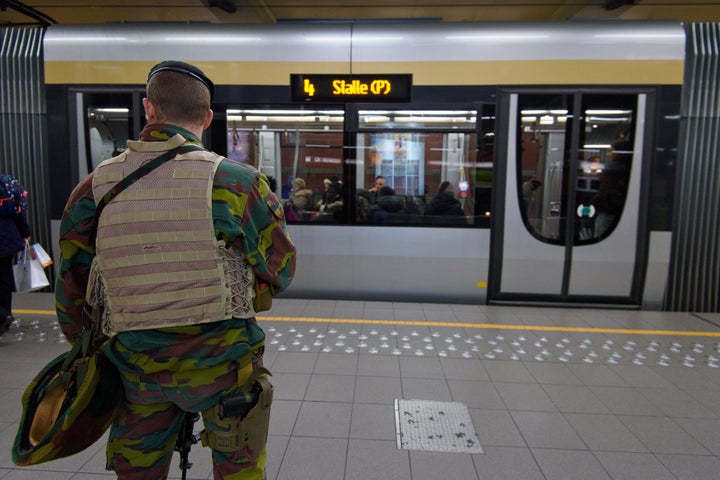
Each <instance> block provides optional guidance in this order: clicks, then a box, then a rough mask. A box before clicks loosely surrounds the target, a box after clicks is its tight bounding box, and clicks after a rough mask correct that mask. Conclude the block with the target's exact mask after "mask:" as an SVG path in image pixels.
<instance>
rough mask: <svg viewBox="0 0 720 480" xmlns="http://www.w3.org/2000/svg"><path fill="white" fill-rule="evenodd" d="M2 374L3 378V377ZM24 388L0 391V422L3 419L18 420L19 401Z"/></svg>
mask: <svg viewBox="0 0 720 480" xmlns="http://www.w3.org/2000/svg"><path fill="white" fill-rule="evenodd" d="M4 373H5V372H3V376H4ZM24 391H25V389H24V388H2V389H0V421H2V420H4V419H10V418H14V419H19V418H20V414H21V413H22V403H21V399H22V396H23V392H24Z"/></svg>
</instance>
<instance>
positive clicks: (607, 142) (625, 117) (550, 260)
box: [488, 91, 652, 306]
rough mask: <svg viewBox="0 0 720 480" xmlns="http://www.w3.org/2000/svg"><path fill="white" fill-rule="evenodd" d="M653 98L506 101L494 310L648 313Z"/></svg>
mask: <svg viewBox="0 0 720 480" xmlns="http://www.w3.org/2000/svg"><path fill="white" fill-rule="evenodd" d="M649 96H650V95H649V94H648V93H646V92H627V91H624V92H595V91H557V92H550V93H548V92H543V93H534V92H505V93H503V94H502V95H501V98H500V112H499V118H498V127H499V129H498V130H499V134H500V135H501V141H500V142H498V148H499V151H498V154H499V157H498V158H499V159H503V158H504V159H506V161H497V162H496V163H497V165H496V169H497V170H496V173H497V181H496V187H497V188H496V197H495V199H496V200H497V201H496V203H495V204H496V205H498V209H497V210H496V212H495V213H496V215H495V223H494V225H493V232H492V240H491V249H492V252H491V258H492V259H493V260H492V261H491V266H490V270H491V272H490V273H491V275H490V281H489V285H488V299H489V302H490V303H502V302H543V303H550V304H554V303H575V304H618V305H625V306H639V305H640V303H641V298H640V297H641V294H640V292H642V280H641V279H642V277H643V275H642V273H643V272H644V260H643V259H644V258H645V252H646V248H647V235H646V234H644V233H643V232H645V231H646V228H645V224H644V222H645V220H644V219H645V216H644V215H643V214H642V213H641V212H642V211H644V209H641V206H643V205H644V198H645V191H644V190H646V189H645V188H644V187H643V185H644V184H645V183H646V182H643V181H642V179H643V170H645V168H644V167H643V165H644V164H645V163H647V162H644V161H643V153H644V151H645V148H644V144H645V140H646V138H647V137H648V131H647V124H648V123H649V122H646V121H645V119H646V118H652V117H651V116H649V115H648V105H649V103H650V102H649V100H648V98H649ZM645 176H647V175H645Z"/></svg>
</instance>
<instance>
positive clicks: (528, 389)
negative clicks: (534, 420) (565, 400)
mask: <svg viewBox="0 0 720 480" xmlns="http://www.w3.org/2000/svg"><path fill="white" fill-rule="evenodd" d="M495 388H496V389H497V391H498V393H499V394H500V397H502V399H503V402H505V406H507V408H508V410H531V411H540V412H556V411H557V407H556V406H555V404H554V403H553V402H552V400H550V397H548V396H547V394H546V393H545V391H544V390H543V389H542V387H541V386H540V385H538V384H535V383H495Z"/></svg>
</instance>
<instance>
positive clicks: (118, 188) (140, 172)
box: [95, 144, 203, 225]
mask: <svg viewBox="0 0 720 480" xmlns="http://www.w3.org/2000/svg"><path fill="white" fill-rule="evenodd" d="M202 150H203V148H202V147H200V146H198V145H193V144H187V145H181V146H179V147H177V148H173V149H172V150H169V151H167V152H165V153H164V154H162V155H160V156H159V157H155V158H153V159H152V160H150V161H149V162H147V163H146V164H144V165H142V166H140V167H139V168H138V169H137V170H135V171H133V172H132V173H130V174H129V175H128V176H127V177H125V178H123V179H122V180H120V181H119V182H118V183H116V184H115V185H114V186H113V187H112V188H111V189H110V190H109V191H108V192H107V193H106V194H105V195H104V196H103V197H102V198H101V199H100V201H99V202H98V204H97V206H96V207H95V224H96V225H97V221H98V219H99V218H100V214H101V213H102V211H103V209H104V208H105V206H106V205H107V204H108V203H110V202H111V201H112V200H113V199H114V198H115V197H117V196H118V194H119V193H120V192H122V191H123V190H125V189H126V188H127V187H129V186H130V185H132V184H133V183H135V182H137V181H138V180H140V179H141V178H142V177H144V176H145V175H147V174H148V173H150V172H152V171H153V170H155V169H156V168H157V167H159V166H160V165H162V164H163V163H165V162H167V161H168V160H170V159H171V158H175V157H176V156H177V155H179V154H181V153H187V152H192V151H202Z"/></svg>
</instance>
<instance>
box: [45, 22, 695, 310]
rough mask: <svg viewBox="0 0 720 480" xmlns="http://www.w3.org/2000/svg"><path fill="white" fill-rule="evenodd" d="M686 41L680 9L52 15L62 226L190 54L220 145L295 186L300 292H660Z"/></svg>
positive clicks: (210, 138) (465, 296) (50, 91)
mask: <svg viewBox="0 0 720 480" xmlns="http://www.w3.org/2000/svg"><path fill="white" fill-rule="evenodd" d="M684 49H685V31H684V29H683V26H682V25H681V24H679V23H675V22H607V21H587V22H563V23H517V24H515V23H493V24H483V23H440V22H412V23H391V22H353V23H342V22H340V23H286V24H275V25H263V26H256V25H252V26H251V25H209V24H181V25H174V24H162V25H155V24H114V25H94V26H63V25H58V26H52V27H50V28H49V29H48V31H47V33H46V35H45V37H44V68H45V81H46V95H47V105H48V132H49V140H50V144H51V145H52V149H51V151H50V157H51V158H50V164H51V169H52V172H51V175H52V178H53V182H52V183H53V188H54V190H53V192H52V198H53V204H54V205H56V209H55V211H53V219H55V220H54V221H53V224H54V225H55V226H56V225H57V222H58V219H59V218H60V215H61V205H63V203H64V201H65V199H66V197H67V195H68V194H69V192H70V190H71V188H72V187H73V186H74V185H75V184H76V183H77V182H78V181H79V180H80V179H81V178H82V177H83V176H84V175H86V174H87V173H88V172H90V171H92V169H93V168H94V167H95V166H96V165H97V164H98V163H99V162H100V161H102V160H103V159H106V158H110V157H111V156H113V155H114V154H115V153H116V152H117V151H119V150H121V149H122V148H124V146H125V142H126V141H127V140H128V139H131V138H135V137H136V136H137V134H138V132H139V131H140V129H141V128H142V126H143V125H144V122H145V119H144V113H143V110H142V104H141V99H142V97H143V95H144V82H145V76H146V75H147V72H148V71H149V69H150V68H151V67H152V66H153V65H154V64H156V63H158V62H160V61H162V60H167V59H179V60H184V61H188V62H191V63H194V64H196V65H198V66H199V67H200V68H201V69H203V70H204V71H205V72H206V74H207V75H208V76H209V77H210V78H212V79H213V81H214V82H215V83H216V85H217V89H216V95H215V100H214V102H213V110H214V112H215V120H214V121H213V123H212V125H211V127H210V128H209V129H208V131H207V134H206V136H205V138H204V141H205V143H206V146H208V148H210V149H212V150H215V151H217V152H219V153H221V154H224V155H226V156H227V157H228V158H229V159H231V160H234V161H238V162H246V163H251V164H253V165H255V166H256V167H257V168H258V169H259V170H261V171H262V172H263V173H265V174H266V175H267V176H268V177H272V178H273V179H274V180H275V182H276V186H275V191H276V194H277V195H278V196H279V197H281V198H282V199H283V201H284V202H286V203H287V204H288V205H290V204H291V203H292V205H293V206H292V207H290V206H289V207H288V209H287V210H286V213H287V214H288V223H289V227H288V228H289V231H290V234H291V236H292V238H293V240H294V241H295V243H296V245H297V247H298V268H297V276H296V278H295V280H294V282H293V284H292V286H291V287H290V288H289V289H288V290H287V291H286V292H285V293H284V295H287V296H291V297H303V298H326V299H332V298H336V299H347V300H353V299H363V300H378V301H383V300H384V301H392V300H395V301H415V302H426V301H427V302H429V301H433V302H438V301H440V302H443V301H451V302H461V303H473V304H485V303H491V304H492V303H508V302H517V303H531V302H532V303H539V304H548V305H550V304H557V305H604V306H620V307H625V308H655V307H658V306H659V305H660V304H661V302H662V296H663V292H664V289H665V284H666V279H667V274H668V263H669V252H670V240H671V238H672V232H671V227H670V225H671V212H672V202H673V185H674V180H673V179H674V164H675V160H676V155H677V146H678V131H679V118H680V116H679V105H680V95H681V88H682V81H683V65H684V53H685V50H684ZM377 177H382V181H383V182H384V187H385V188H381V189H379V190H378V191H375V188H374V186H375V183H376V178H377ZM298 179H302V180H301V181H300V180H298ZM298 185H299V186H300V187H303V186H304V188H298ZM299 190H306V191H305V192H303V194H300V192H299ZM307 190H309V192H308V191H307ZM300 197H303V198H302V199H301V198H300ZM301 200H302V201H301ZM55 243H56V242H55Z"/></svg>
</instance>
